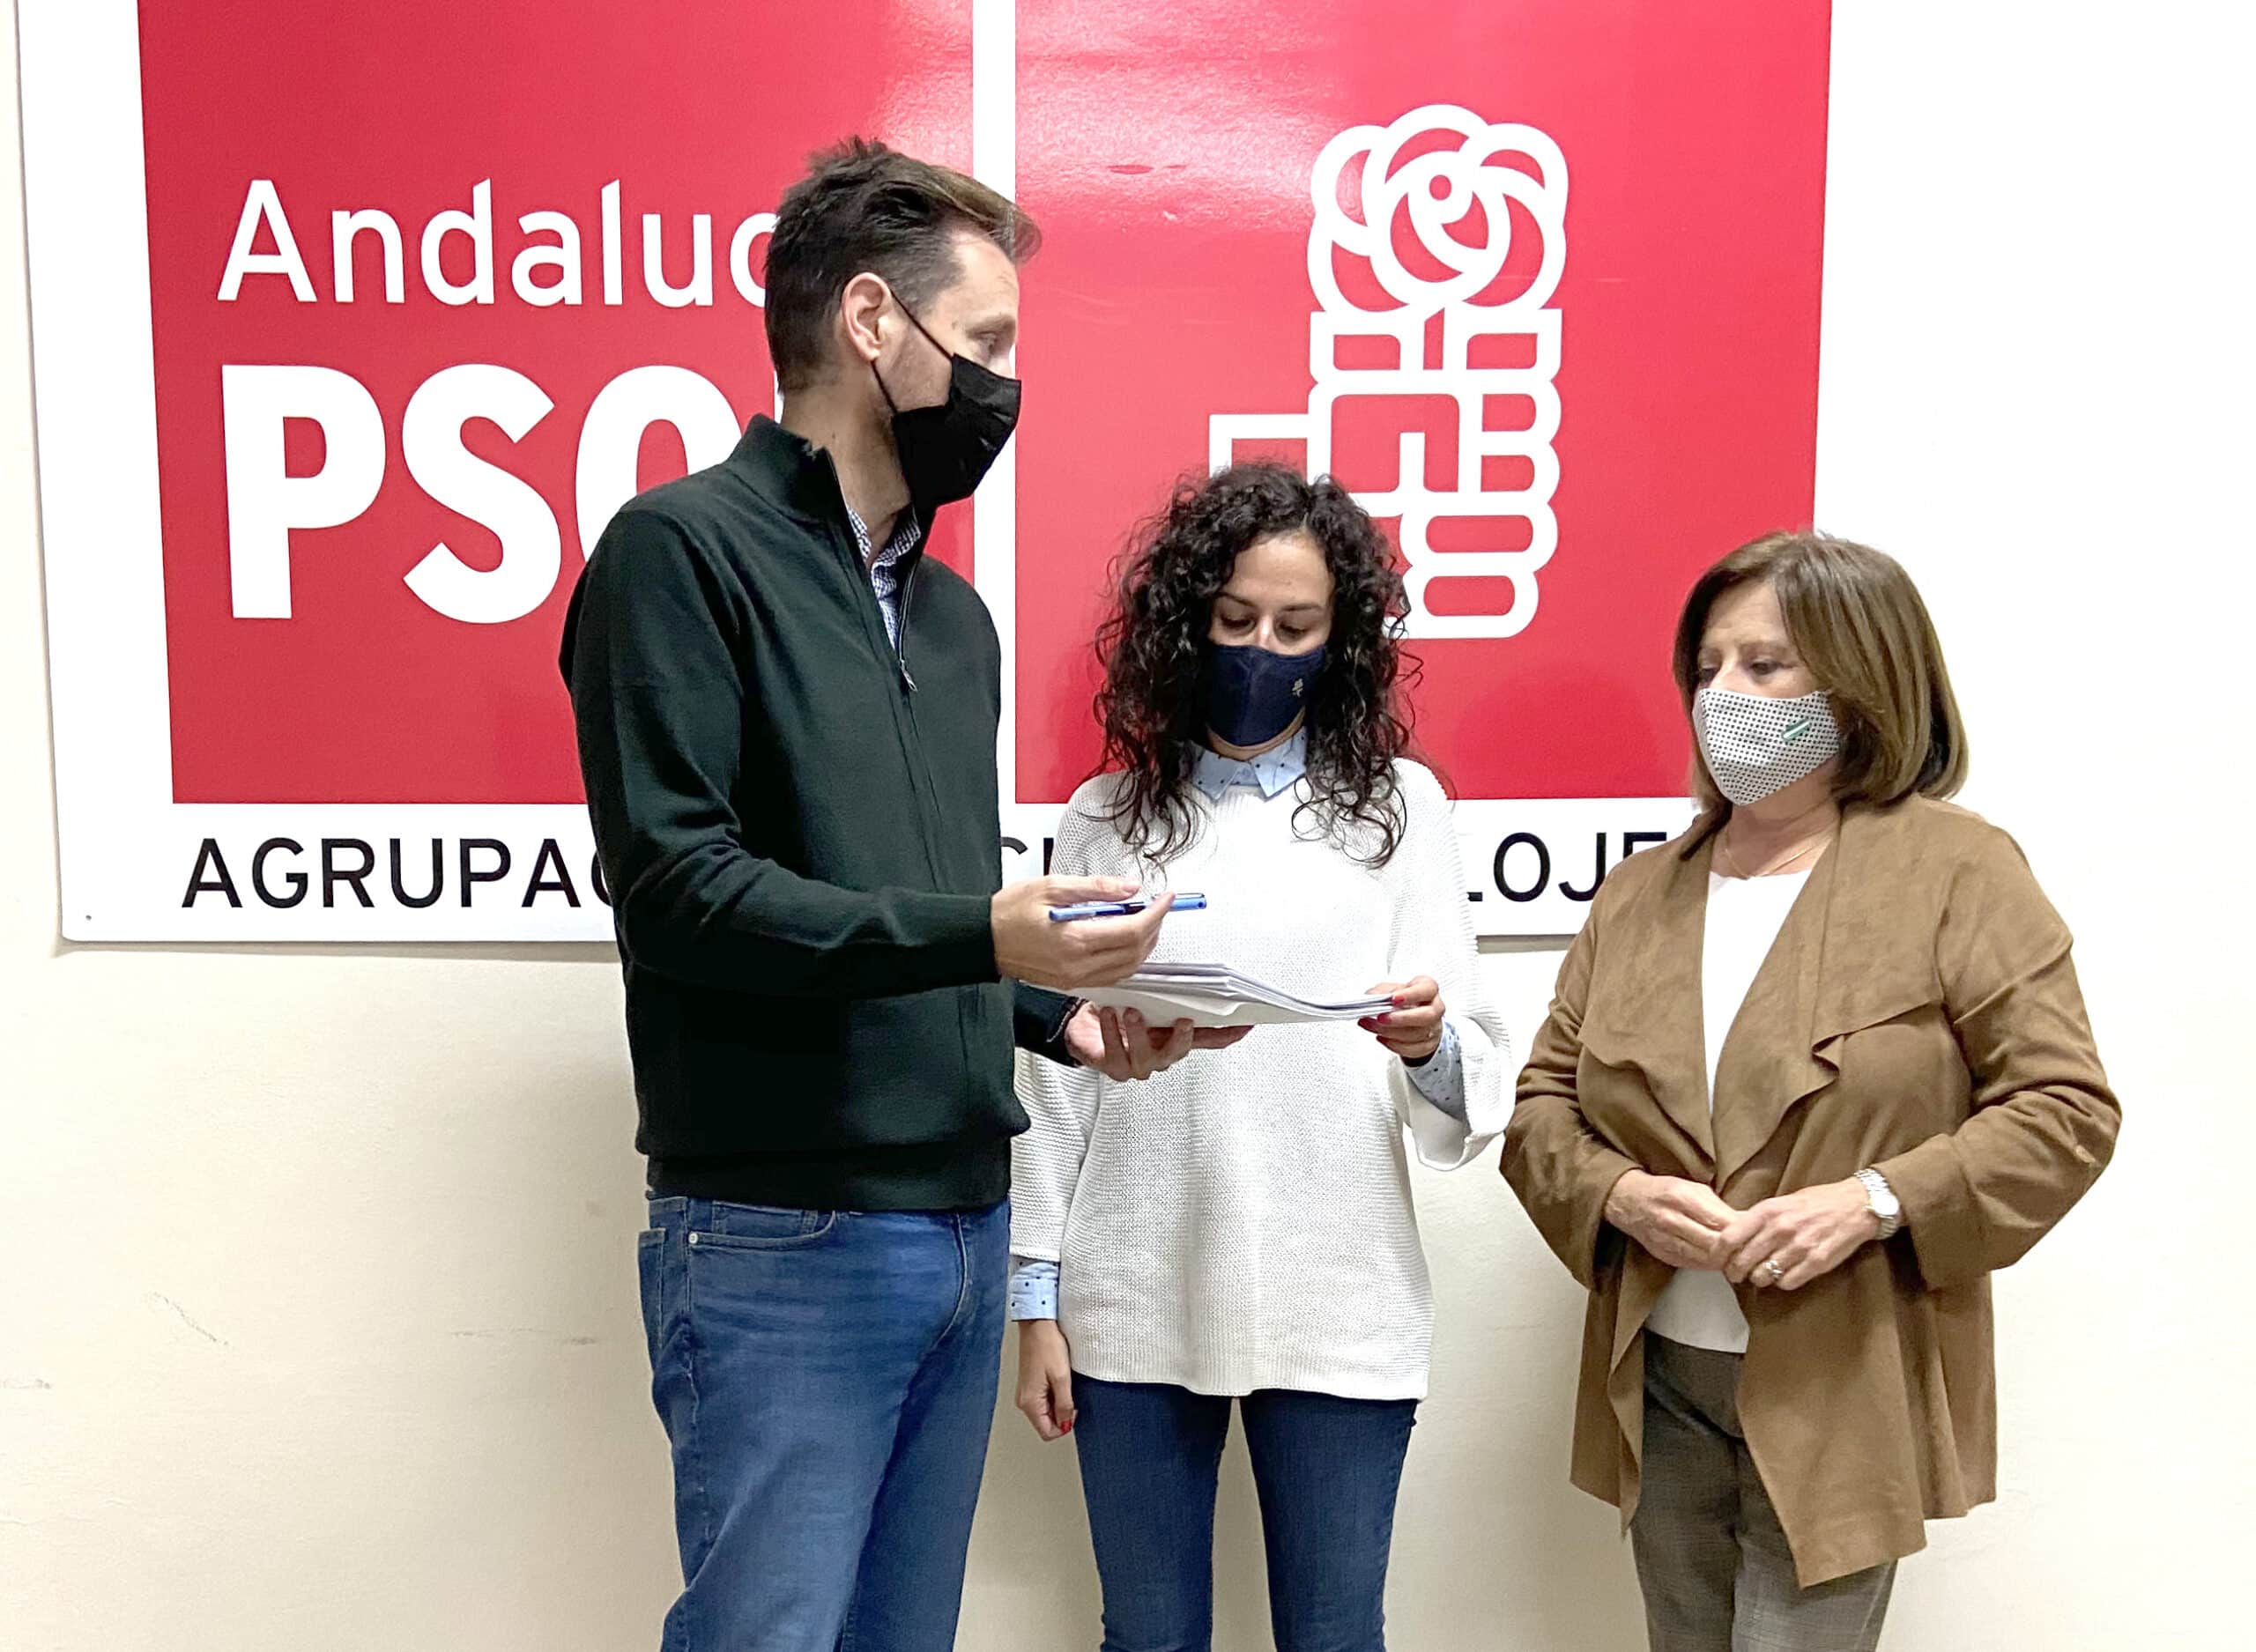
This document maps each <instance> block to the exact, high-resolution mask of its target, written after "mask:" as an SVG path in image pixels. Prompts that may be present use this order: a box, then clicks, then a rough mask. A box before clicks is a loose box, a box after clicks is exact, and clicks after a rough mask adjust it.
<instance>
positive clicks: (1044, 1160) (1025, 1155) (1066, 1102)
mask: <svg viewBox="0 0 2256 1652" xmlns="http://www.w3.org/2000/svg"><path fill="white" fill-rule="evenodd" d="M1108 835H1109V831H1108V828H1107V827H1106V826H1105V825H1104V823H1103V822H1102V821H1101V820H1098V819H1095V818H1094V817H1093V816H1091V815H1089V814H1088V813H1087V812H1085V811H1083V810H1081V809H1080V807H1079V806H1078V804H1069V805H1068V806H1067V808H1066V810H1065V819H1063V820H1062V821H1061V822H1059V824H1058V842H1057V845H1056V847H1055V848H1054V849H1053V850H1052V852H1051V856H1050V870H1051V871H1052V872H1053V873H1054V874H1056V875H1058V876H1059V877H1064V878H1080V877H1085V876H1087V875H1089V874H1090V873H1091V871H1092V870H1095V869H1094V868H1093V866H1092V856H1093V852H1094V851H1095V848H1096V847H1097V846H1098V844H1099V843H1101V842H1102V841H1103V840H1104V838H1105V837H1106V836H1108ZM1103 1082H1104V1081H1103V1076H1102V1074H1100V1073H1098V1072H1095V1071H1094V1070H1091V1069H1089V1068H1087V1067H1081V1066H1074V1065H1068V1064H1064V1063H1058V1062H1054V1061H1030V1060H1028V1059H1025V1058H1024V1057H1021V1058H1020V1061H1019V1063H1018V1091H1019V1102H1020V1106H1022V1107H1024V1108H1026V1115H1027V1120H1028V1125H1027V1129H1026V1130H1025V1131H1024V1133H1022V1134H1021V1135H1020V1136H1019V1137H1016V1138H1015V1139H1014V1140H1013V1142H1012V1143H1011V1253H1012V1255H1013V1256H1015V1257H1017V1258H1019V1259H1020V1262H1021V1263H1026V1262H1050V1263H1054V1262H1056V1261H1057V1260H1058V1256H1059V1253H1060V1251H1061V1250H1062V1249H1063V1248H1064V1246H1065V1224H1066V1219H1067V1218H1068V1217H1069V1216H1070V1215H1071V1214H1072V1207H1073V1195H1074V1192H1075V1190H1076V1189H1078V1188H1079V1186H1080V1179H1081V1164H1082V1161H1083V1160H1084V1159H1086V1158H1087V1156H1088V1145H1089V1138H1090V1137H1091V1135H1092V1134H1094V1132H1095V1129H1096V1116H1097V1108H1098V1103H1099V1100H1100V1098H1101V1096H1102V1093H1103Z"/></svg>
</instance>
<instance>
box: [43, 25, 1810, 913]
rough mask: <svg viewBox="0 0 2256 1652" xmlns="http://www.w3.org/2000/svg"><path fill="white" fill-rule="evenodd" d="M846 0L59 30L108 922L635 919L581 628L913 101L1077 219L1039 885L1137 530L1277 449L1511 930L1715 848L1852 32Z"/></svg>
mask: <svg viewBox="0 0 2256 1652" xmlns="http://www.w3.org/2000/svg"><path fill="white" fill-rule="evenodd" d="M19 19H20V33H21V41H22V62H23V80H24V95H25V117H24V118H25V138H26V182H27V200H28V211H29V217H30V231H31V258H32V274H33V330H34V348H35V362H36V368H37V389H38V419H39V436H40V448H41V482H42V507H43V522H44V530H45V537H46V551H47V561H48V605H49V631H50V640H51V645H52V676H53V686H54V693H55V704H56V761H57V769H58V777H59V782H60V790H61V811H62V820H63V871H64V909H63V930H64V933H65V934H66V935H68V936H71V937H74V938H82V939H120V940H134V939H150V940H160V939H209V940H226V939H296V940H353V939H360V940H451V939H594V938H600V937H604V936H605V935H607V934H608V932H609V917H608V913H607V910H606V908H605V904H604V892H603V891H602V889H601V887H600V880H599V879H598V878H596V877H595V875H594V871H593V856H592V848H591V845H590V841H589V835H588V831H587V826H586V821H585V818H584V812H583V810H582V808H581V806H580V800H579V794H578V788H577V782H576V775H575V769H574V762H573V753H572V742H571V736H570V722H569V715H568V707H567V705H566V703H565V700H564V698H563V694H562V692H561V688H560V684H559V682H558V679H557V676H556V671H555V666H554V658H553V656H554V648H555V641H556V636H557V633H558V628H559V626H560V622H561V615H562V609H563V604H564V603H565V601H566V598H567V596H568V592H569V589H570V586H571V582H572V579H573V576H574V574H575V570H576V568H577V567H578V565H579V562H580V560H581V559H582V558H583V556H584V554H585V552H586V550H587V548H588V546H589V545H590V544H591V543H592V540H593V538H594V536H595V535H596V534H597V532H599V531H600V529H601V526H602V523H603V522H604V521H605V519H606V518H607V517H608V515H609V514H610V512H611V510H612V508H614V507H616V506H617V504H618V503H619V502H620V501H621V500H624V499H625V498H627V496H628V495H630V494H631V493H633V492H634V491H635V489H636V488H637V487H638V486H642V485H649V483H652V482H655V481H657V480H660V479H663V478H665V477H667V476H669V475H672V474H678V473H679V471H680V470H683V469H684V468H686V467H687V466H691V465H699V464H704V463H712V462H713V461H714V460H716V458H718V457H719V456H721V455H722V454H724V453H725V452H726V451H727V448H728V447H729V446H730V445H731V443H732V442H733V441H734V440H735V436H736V433H737V431H738V428H739V427H740V426H741V424H742V422H743V421H744V420H745V419H746V418H748V417H750V416H751V415H753V414H754V413H757V412H762V411H771V410H772V403H773V393H772V378H771V375H770V373H769V369H768V361H767V357H766V351H765V345H764V342H763V340H762V337H761V301H762V299H763V297H764V294H763V293H762V290H761V254H762V252H763V250H764V246H765V235H766V231H767V228H768V225H769V224H770V223H771V222H772V217H771V215H772V212H773V210H774V207H775V205H776V201H777V199H778V197H779V196H780V195H781V194H782V191H783V189H784V188H785V187H787V186H788V184H789V183H790V181H791V180H792V179H793V178H794V177H796V176H797V175H798V172H799V170H800V167H802V165H803V163H804V160H805V156H806V154H807V152H809V151H811V150H813V149H814V148H816V147H819V146H820V145H822V144H826V143H828V142H830V141H833V140H835V139H836V138H837V137H842V136H843V135H845V134H847V133H849V132H852V131H860V132H864V133H867V134H869V135H871V136H874V137H882V138H885V139H887V141H890V142H893V143H895V144H900V145H901V146H902V147H904V148H908V149H910V150H912V151H914V152H917V153H920V154H924V155H926V156H928V157H930V158H932V159H939V160H944V161H947V162H950V163H952V164H955V165H959V166H963V167H968V168H970V169H972V170H975V171H976V172H977V173H978V174H980V175H982V176H983V177H985V178H987V179H988V180H989V181H991V182H994V183H996V184H998V186H1000V187H1003V188H1006V189H1009V190H1011V191H1012V192H1013V193H1014V194H1015V195H1016V196H1018V197H1019V198H1020V200H1021V201H1022V202H1023V203H1024V204H1026V205H1027V206H1028V209H1029V210H1030V211H1032V212H1033V213H1034V214H1035V217H1036V218H1037V219H1038V220H1039V221H1040V222H1041V223H1042V225H1043V229H1044V232H1045V247H1044V249H1043V252H1042V254H1041V256H1039V257H1038V258H1037V259H1036V260H1035V262H1034V263H1031V264H1030V265H1029V266H1028V270H1027V271H1026V276H1025V293H1026V298H1025V318H1024V319H1025V328H1024V342H1023V344H1022V346H1021V349H1020V359H1019V368H1020V372H1021V373H1022V374H1023V375H1024V377H1025V379H1026V382H1027V385H1028V393H1027V408H1028V411H1027V416H1026V419H1025V422H1024V425H1023V426H1022V429H1021V433H1020V437H1019V439H1018V441H1016V443H1014V445H1013V448H1012V449H1011V450H1010V452H1009V453H1008V454H1006V463H1004V464H1003V465H1001V466H999V467H998V470H997V472H996V474H995V475H994V477H993V478H991V481H990V483H989V485H987V487H986V488H984V489H983V491H982V493H981V495H980V498H979V500H978V502H977V506H976V511H961V512H958V513H954V515H956V516H957V517H958V518H959V520H955V521H954V522H950V523H948V524H947V530H946V533H945V534H944V535H943V538H942V543H941V544H940V546H939V549H940V551H941V553H942V554H944V555H946V556H947V557H948V558H949V559H950V560H951V561H953V562H954V563H955V565H956V566H957V567H960V568H962V569H964V570H965V571H967V572H968V573H970V574H972V575H973V577H974V578H975V580H976V582H977V583H978V585H979V587H980V589H981V590H982V592H983V595H984V596H986V597H987V598H988V600H989V602H990V604H991V607H992V608H993V609H994V611H995V613H996V616H997V619H998V627H999V628H1000V630H1001V632H1002V633H1003V636H1004V639H1005V647H1006V662H1007V666H1006V669H1007V673H1008V680H1007V682H1006V695H1005V700H1006V708H1007V709H1006V728H1005V730H1004V737H1003V740H1002V743H1001V746H1000V748H999V751H998V759H999V766H1000V768H1001V773H1002V784H1003V801H1004V804H1005V806H1006V808H1005V814H1006V832H1007V833H1008V835H1009V841H1008V842H1007V843H1006V846H1005V847H1004V851H1003V852H1004V856H1005V863H1006V870H1009V871H1012V872H1018V871H1023V870H1032V869H1033V868H1034V867H1035V866H1036V865H1038V864H1039V859H1040V856H1041V853H1042V840H1043V835H1044V833H1046V832H1047V830H1048V829H1049V827H1050V825H1051V824H1053V823H1054V820H1055V816H1056V807H1057V805H1058V804H1059V803H1060V802H1062V800H1063V799H1064V798H1065V796H1066V795H1067V794H1068V793H1069V792H1070V791H1071V790H1072V787H1073V785H1074V784H1075V783H1076V782H1078V781H1079V780H1080V779H1081V778H1082V777H1083V776H1084V775H1085V774H1087V772H1088V769H1089V767H1090V766H1091V764H1092V763H1093V761H1094V760H1095V750H1096V748H1095V732H1094V729H1093V727H1092V725H1091V723H1090V721H1089V717H1088V711H1087V707H1088V700H1089V695H1090V693H1091V691H1092V690H1093V688H1094V686H1095V668H1094V662H1093V659H1092V657H1091V655H1090V648H1089V639H1090V636H1091V634H1092V632H1093V628H1094V625H1095V619H1096V618H1097V615H1098V613H1099V612H1100V610H1101V604H1102V587H1103V582H1104V579H1105V576H1106V573H1107V570H1108V568H1109V564H1110V561H1111V559H1112V558H1113V556H1114V555H1115V554H1116V553H1117V551H1118V549H1119V547H1120V545H1121V544H1122V543H1123V541H1124V537H1125V536H1126V534H1127V532H1128V531H1129V530H1130V528H1131V526H1132V524H1133V522H1136V521H1137V520H1138V519H1139V518H1140V517H1141V516H1143V515H1147V514H1148V513H1149V512H1151V511H1152V510H1153V509H1154V508H1155V507H1157V506H1158V505H1159V504H1160V503H1161V500H1163V499H1164V497H1165V494H1166V491H1167V489H1168V487H1169V485H1170V483H1171V482H1172V480H1173V479H1174V478H1176V477H1178V476H1180V475H1182V474H1184V473H1185V472H1190V471H1195V470H1200V469H1203V468H1205V467H1206V466H1208V465H1210V464H1214V463H1227V462H1228V460H1229V459H1231V458H1233V457H1236V456H1245V455H1253V454H1259V455H1264V456H1282V457H1286V458H1288V459H1290V460H1292V461H1293V462H1295V463H1301V464H1302V465H1304V466H1308V467H1310V468H1312V469H1315V470H1331V471H1332V472H1334V473H1335V474H1337V475H1339V476H1340V478H1342V479H1343V480H1345V481H1346V482H1347V484H1348V485H1350V486H1351V487H1352V488H1354V490H1355V491H1356V493H1357V494H1358V496H1359V497H1360V498H1362V500H1363V501H1364V503H1365V504H1366V505H1367V506H1368V507H1369V508H1370V509H1371V510H1372V511H1373V513H1374V514H1375V515H1377V516H1378V517H1380V518H1381V520H1382V521H1383V522H1384V524H1385V525H1386V528H1387V530H1388V532H1389V534H1390V535H1391V537H1392V538H1393V539H1394V542H1395V543H1396V544H1397V545H1398V546H1399V549H1400V551H1401V553H1402V555H1403V558H1404V560H1405V566H1406V574H1407V576H1408V582H1409V586H1410V590H1411V594H1412V598H1413V610H1412V613H1411V616H1410V619H1409V623H1408V637H1409V641H1410V644H1411V646H1412V648H1413V649H1414V652H1415V653H1416V655H1417V656H1419V660H1420V663H1421V678H1420V681H1419V684H1418V687H1417V690H1416V698H1415V710H1416V714H1417V723H1418V728H1419V732H1420V737H1421V743H1422V745H1424V747H1425V749H1426V750H1427V752H1429V755H1430V756H1431V758H1432V759H1433V760H1434V762H1435V764H1436V767H1438V768H1439V769H1440V770H1441V771H1442V772H1443V774H1444V775H1445V776H1446V777H1447V779H1448V781H1449V782H1451V786H1452V788H1453V789H1454V790H1455V792H1456V793H1457V795H1458V797H1459V798H1460V800H1461V801H1460V806H1459V818H1460V823H1461V825H1462V826H1463V829H1464V832H1465V841H1466V870H1467V883H1468V888H1467V892H1466V893H1467V895H1468V898H1469V899H1472V900H1475V901H1476V902H1477V904H1476V905H1475V906H1474V908H1473V910H1474V913H1475V915H1476V918H1477V921H1478V926H1479V927H1480V928H1481V930H1484V931H1485V932H1490V933H1557V932H1563V931H1566V930H1571V929H1573V928H1574V927H1576V925H1577V923H1578V922H1579V921H1580V916H1581V914H1582V911H1583V910H1584V907H1585V906H1586V902H1587V900H1588V897H1589V894H1590V893H1591V892H1592V891H1593V890H1594V888H1595V886H1596V883H1597V881H1598V879H1599V877H1600V876H1601V875H1602V873H1603V871H1604V870H1605V869H1606V868H1607V866H1608V865H1610V864H1613V863H1617V862H1618V861H1619V860H1620V858H1621V857H1622V856H1623V855H1624V854H1626V853H1627V852H1629V849H1630V848H1634V847H1636V846H1638V845H1640V844H1642V843H1644V842H1650V841H1654V839H1655V837H1656V836H1657V834H1662V833H1667V832H1669V831H1672V830H1673V829H1674V828H1675V827H1676V826H1678V825H1679V824H1680V823H1681V820H1682V819H1683V818H1684V804H1682V802H1681V793H1682V791H1683V773H1684V765H1685V760H1686V756H1687V748H1686V743H1685V737H1684V733H1683V730H1682V727H1681V715H1680V713H1679V712H1678V709H1677V707H1676V705H1675V701H1674V698H1673V692H1672V690H1671V689H1670V686H1669V684H1668V682H1667V676H1666V639H1667V632H1668V626H1669V624H1670V621H1671V619H1672V618H1673V611H1674V608H1675V605H1676V603H1677V601H1678V600H1679V598H1680V597H1681V593H1682V590H1683V589H1684V587H1685V585H1686V584H1687V583H1688V581H1689V579H1690V577H1691V575H1692V574H1694V573H1695V572H1696V570H1697V569H1698V568H1699V567H1702V566H1703V565H1704V564H1705V563H1706V562H1708V561H1709V560H1711V559H1713V558H1714V557H1715V556H1717V555H1718V554H1720V553H1721V552H1723V551H1725V550H1727V549H1728V548H1730V546H1731V545H1733V544H1736V543H1738V542H1740V540H1742V539H1744V538H1747V537H1750V536H1751V535H1753V534H1755V533H1757V532H1760V531H1763V530H1766V529H1768V528H1770V527H1773V526H1777V525H1779V524H1781V523H1786V522H1800V521H1804V520H1807V516H1808V515H1809V508H1810V486H1811V478H1812V466H1813V456H1814V440H1815V408H1816V373H1817V351H1818V329H1819V315H1818V294H1819V276H1820V254H1821V248H1822V208H1823V174H1824V126H1825V118H1824V117H1825V82H1826V68H1827V31H1828V19H1827V9H1826V7H1825V6H1824V5H1822V4H1788V5H1775V4H1763V5H1757V4H1751V3H1742V4H1660V3H1657V0H1636V3H1632V0H1613V3H1601V4H1584V5H1575V6H1561V5H1555V4H1518V3H1517V0H1488V4H1444V5H1436V6H1430V7H1424V8H1418V9H1414V10H1413V11H1409V12H1404V11H1401V10H1400V9H1399V8H1391V7H1386V6H1384V5H1382V4H1377V0H1347V3H1343V4H1332V5H1327V6H1325V7H1322V8H1317V9H1315V10H1313V11H1311V10H1310V8H1306V7H1289V8H1288V7H1277V6H1259V5H1242V6H1236V7H1229V8H1223V7H1200V8H1182V7H1163V8H1147V11H1146V14H1143V15H1133V16H1132V15H1127V14H1125V13H1124V12H1123V11H1121V10H1120V9H1119V8H1102V7H1097V6H1093V5H1084V4H1054V5H1036V4H1021V5H1017V6H1013V5H1012V4H1007V3H1006V0H935V3H932V4H883V3H881V0H842V6H841V5H834V6H829V7H825V8H822V9H820V11H819V12H816V13H811V12H809V11H807V10H806V9H805V8H803V7H794V6H787V5H783V4H743V3H742V0H731V3H730V4H721V3H720V0H655V3H654V4H649V5H646V6H640V7H635V8H620V7H615V6H608V5H593V4H545V5H541V6H534V5H531V4H523V3H521V0H497V3H496V4H485V5H479V6H471V7H464V6H458V5H457V6H445V5H439V4H429V3H428V0H407V3H406V4H402V5H398V6H394V7H391V8H388V9H387V10H386V11H384V12H383V13H382V15H381V16H378V15H375V14H369V15H367V16H364V17H355V16H349V15H345V14H339V13H335V12H333V11H321V10H319V9H314V10H308V9H307V8H303V7H297V6H290V5H285V4H261V3H259V0H249V3H248V4H238V5H234V6H230V7H227V8H224V9H221V10H219V11H213V10H211V9H210V8H191V7H182V6H176V5H164V4H154V3H153V0H152V4H143V5H139V6H136V5H133V4H126V3H124V0H23V4H22V5H21V7H20V11H19ZM846 39H850V40H851V41H854V42H855V47H854V50H853V52H852V53H851V54H850V72H849V67H848V59H847V58H845V57H842V55H841V52H840V49H839V42H840V41H842V40H846Z"/></svg>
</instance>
